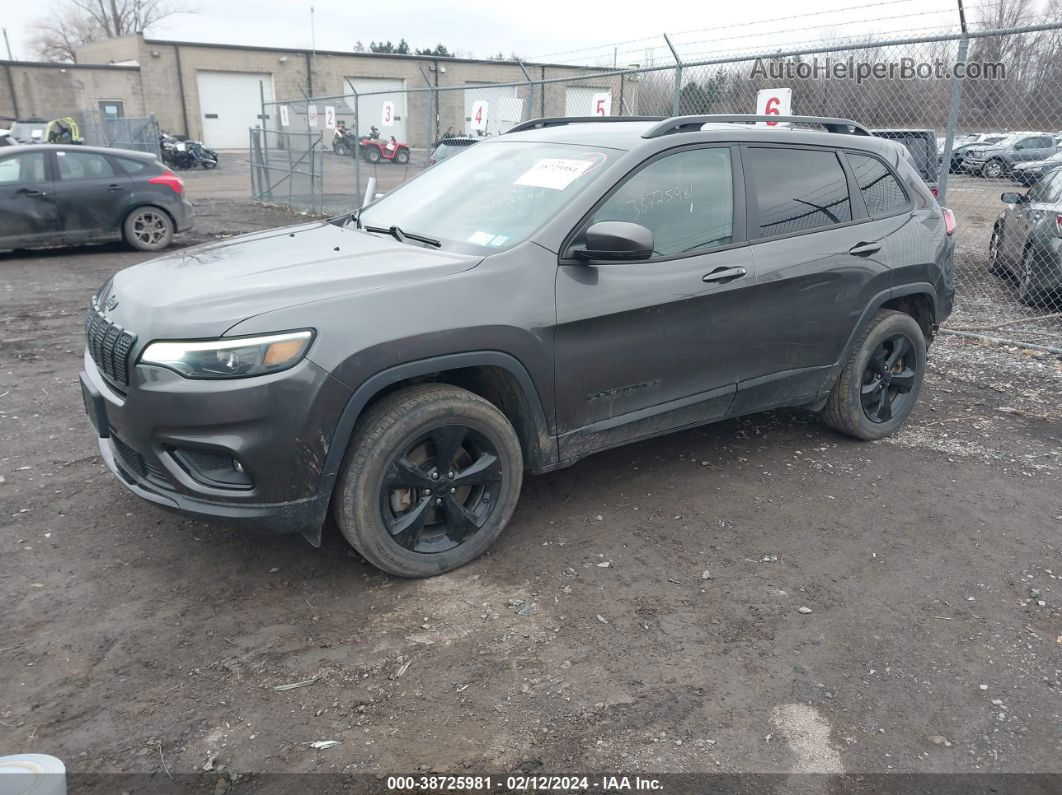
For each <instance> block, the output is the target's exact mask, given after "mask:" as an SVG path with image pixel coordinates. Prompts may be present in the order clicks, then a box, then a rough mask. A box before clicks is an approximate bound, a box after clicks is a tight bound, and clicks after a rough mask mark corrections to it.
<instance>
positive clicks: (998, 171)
mask: <svg viewBox="0 0 1062 795" xmlns="http://www.w3.org/2000/svg"><path fill="white" fill-rule="evenodd" d="M1004 170H1005V169H1004V168H1003V164H1002V163H1001V162H1000V161H998V160H989V161H988V162H987V163H985V167H984V168H983V169H982V171H981V173H982V174H983V175H984V176H985V177H987V178H988V179H1000V178H1001V177H1002V176H1003V172H1004Z"/></svg>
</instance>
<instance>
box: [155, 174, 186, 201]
mask: <svg viewBox="0 0 1062 795" xmlns="http://www.w3.org/2000/svg"><path fill="white" fill-rule="evenodd" d="M148 182H150V183H151V184H152V185H165V186H166V187H168V188H169V189H170V190H172V191H173V192H174V193H176V194H177V195H178V196H180V195H181V194H182V193H184V181H183V180H182V179H181V178H180V177H178V176H177V175H176V174H174V173H173V172H172V171H166V173H164V174H159V175H158V176H157V177H151V178H150V179H149V180H148Z"/></svg>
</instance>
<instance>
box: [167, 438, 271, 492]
mask: <svg viewBox="0 0 1062 795" xmlns="http://www.w3.org/2000/svg"><path fill="white" fill-rule="evenodd" d="M170 455H172V456H173V459H174V460H175V461H176V462H177V463H178V464H179V465H180V466H181V468H182V469H183V470H184V471H185V472H187V473H188V474H189V476H191V478H192V479H193V480H195V481H196V482H198V483H202V484H203V485H204V486H210V487H211V488H215V489H243V490H246V489H250V488H253V486H254V482H253V481H252V480H251V476H250V474H249V473H248V472H247V469H246V467H245V466H244V465H243V462H242V461H240V459H239V458H237V457H236V456H235V455H233V454H232V453H230V452H229V451H227V450H201V449H196V448H189V447H176V448H174V449H172V450H171V451H170Z"/></svg>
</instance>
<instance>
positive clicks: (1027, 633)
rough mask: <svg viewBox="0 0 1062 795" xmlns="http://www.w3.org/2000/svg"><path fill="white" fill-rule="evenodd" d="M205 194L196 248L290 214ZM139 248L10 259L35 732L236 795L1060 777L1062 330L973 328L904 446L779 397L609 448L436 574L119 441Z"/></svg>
mask: <svg viewBox="0 0 1062 795" xmlns="http://www.w3.org/2000/svg"><path fill="white" fill-rule="evenodd" d="M198 210H199V219H200V226H199V229H198V230H197V232H196V233H194V235H190V236H187V239H185V240H183V241H182V243H188V242H193V241H195V240H198V239H202V238H205V237H210V236H216V235H221V234H229V233H234V232H237V231H245V230H251V229H255V228H261V227H263V226H271V225H278V224H281V223H285V222H287V221H289V220H290V219H291V216H290V215H289V214H287V213H286V212H283V211H273V210H264V209H261V208H253V207H247V206H245V205H241V204H238V203H233V202H230V201H226V200H224V199H220V198H215V199H210V200H200V202H199V207H198ZM142 259H144V257H143V255H140V254H136V253H132V252H129V251H126V250H124V249H122V248H121V247H118V246H110V247H100V248H82V249H75V250H65V251H49V252H43V253H41V252H38V253H33V254H21V255H14V254H5V255H0V550H2V553H0V560H2V561H3V565H2V566H0V588H2V592H3V595H4V603H5V610H4V618H3V620H2V622H0V625H2V628H3V631H2V632H0V682H2V685H0V687H2V697H0V749H2V750H3V751H6V752H15V751H26V752H28V751H35V752H41V753H50V754H54V755H56V756H58V757H60V758H62V759H63V760H65V761H66V763H67V765H68V768H69V770H70V771H72V772H73V773H74V774H91V773H116V772H125V773H146V774H151V775H152V776H153V778H152V779H148V780H149V781H154V782H155V784H154V785H153V786H146V787H143V788H141V789H133V790H132V791H145V792H147V791H158V790H159V789H160V788H161V787H162V785H163V784H166V782H167V780H168V777H169V776H170V775H177V776H179V775H180V774H187V773H192V772H199V773H200V777H201V778H200V782H201V783H204V786H206V787H207V788H206V790H205V791H211V792H223V791H225V790H226V788H231V789H233V790H234V791H251V790H250V789H249V788H247V787H245V786H244V785H245V784H246V783H247V779H246V778H243V779H241V778H240V777H241V776H244V777H245V776H247V774H254V773H262V772H279V771H295V772H326V773H327V772H344V773H354V772H365V771H371V772H374V773H416V772H422V771H450V772H457V773H486V772H494V773H505V772H532V773H535V772H540V773H565V772H571V771H578V770H584V771H585V770H593V771H623V772H634V771H647V772H654V771H655V772H663V771H672V772H701V771H713V772H714V771H720V772H775V773H794V772H826V773H842V772H844V773H868V772H897V771H906V772H971V773H972V772H979V773H985V772H1039V773H1062V728H1060V727H1062V582H1060V579H1059V578H1060V576H1062V552H1060V547H1062V488H1060V487H1062V441H1060V440H1062V401H1060V400H1059V397H1058V395H1059V393H1060V391H1062V361H1060V360H1059V358H1058V357H1052V356H1050V355H1048V354H1032V353H1029V352H1023V351H1020V350H1006V349H1000V348H991V347H983V346H980V345H977V344H972V343H969V342H966V341H962V340H958V339H956V338H954V337H942V338H941V339H940V340H939V341H938V342H937V343H936V344H935V345H934V347H933V349H932V351H931V355H930V370H929V375H928V380H927V385H926V389H925V391H924V393H923V398H922V401H921V403H920V406H919V407H918V409H917V410H916V412H915V414H914V416H913V417H912V419H911V421H910V423H909V424H908V425H907V427H906V428H905V429H904V430H902V431H901V432H900V433H899V434H897V435H896V436H895V437H893V438H891V439H888V440H885V441H881V442H876V443H869V444H868V443H859V442H855V441H852V440H849V439H846V438H842V437H840V436H838V435H836V434H834V433H832V432H830V431H828V430H826V429H824V428H823V427H822V426H821V425H820V424H819V423H818V421H817V420H816V419H815V418H813V417H809V416H806V415H804V414H800V413H796V412H781V413H771V414H763V415H757V416H753V417H748V418H745V419H742V420H738V421H731V422H724V423H721V424H717V425H714V426H710V427H706V428H703V429H699V430H695V431H689V432H684V433H677V434H673V435H670V436H666V437H663V438H659V439H656V440H653V441H649V442H645V443H642V444H637V445H633V446H630V447H625V448H622V449H618V450H614V451H611V452H607V453H602V454H599V455H596V456H593V457H591V458H589V459H587V460H585V461H583V462H581V463H580V464H578V465H577V466H575V467H573V468H571V469H568V470H564V471H561V472H556V473H553V474H550V475H546V476H541V477H533V478H529V479H527V481H526V482H525V485H524V490H523V496H522V499H521V502H520V505H519V507H518V508H517V511H516V514H515V516H514V518H513V521H512V523H511V525H510V527H509V528H508V529H507V530H506V532H505V533H504V534H503V535H502V537H501V538H500V539H499V542H498V543H497V545H496V546H495V547H494V549H493V550H492V551H491V552H490V553H489V554H488V555H487V556H485V557H484V558H482V559H481V560H479V561H477V562H475V563H473V564H471V565H469V566H467V567H465V568H463V569H461V570H459V571H456V572H453V573H451V574H448V575H445V576H441V577H437V578H435V579H431V580H425V581H403V580H398V579H394V578H391V577H387V576H384V575H382V574H380V573H379V572H377V571H376V570H374V569H373V568H371V567H370V566H369V565H367V564H366V563H365V562H364V561H362V560H360V559H359V558H358V556H357V555H356V554H354V553H353V552H352V551H351V550H350V549H349V548H348V547H347V546H346V545H345V544H344V543H343V541H342V539H341V538H340V537H339V534H338V532H337V531H335V529H334V528H326V536H325V543H324V546H323V548H321V549H314V548H312V547H311V546H309V545H308V544H307V543H306V542H305V541H303V540H302V539H301V538H299V537H293V538H279V539H278V538H263V537H258V536H255V535H252V534H248V533H247V532H245V531H235V530H232V529H226V528H225V527H218V526H214V525H206V524H203V523H200V522H196V521H192V520H189V519H186V518H184V517H182V516H179V515H176V514H173V513H169V512H166V511H163V510H161V509H159V508H155V507H153V506H150V505H148V504H146V503H144V502H142V501H141V500H139V499H137V498H135V497H133V496H132V495H131V494H129V493H128V492H127V491H126V490H125V489H124V488H123V487H122V486H121V485H120V484H119V483H118V482H117V481H115V480H114V478H112V476H111V475H110V474H109V473H108V472H107V471H106V470H105V468H104V467H103V465H102V463H101V462H100V460H99V458H98V456H97V455H96V446H95V442H94V440H93V438H92V434H91V432H90V430H89V427H88V424H87V422H86V420H85V419H84V417H83V410H82V406H81V398H80V394H79V391H78V386H77V373H78V369H79V365H80V357H81V346H82V338H81V335H82V332H81V326H82V317H83V310H84V306H85V305H86V303H87V301H88V298H89V295H90V294H91V292H92V291H93V290H95V289H96V287H97V286H98V285H99V284H100V283H102V282H103V281H104V280H105V279H106V278H107V277H108V276H110V275H111V274H112V273H113V272H114V271H116V270H118V269H120V268H123V267H126V266H128V265H132V264H134V263H136V262H138V261H140V260H142ZM295 683H303V686H300V687H295V688H291V689H286V690H285V689H278V688H282V686H285V685H291V684H295ZM318 740H336V741H338V744H337V745H335V746H333V747H331V748H329V749H327V750H315V749H314V748H312V747H311V745H310V743H313V742H315V741H318ZM204 771H206V772H204ZM241 782H242V783H241ZM215 785H216V789H215V788H214V787H215ZM101 791H107V790H106V787H104V788H103V790H101Z"/></svg>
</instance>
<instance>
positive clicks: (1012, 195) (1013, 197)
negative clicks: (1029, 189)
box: [999, 191, 1029, 204]
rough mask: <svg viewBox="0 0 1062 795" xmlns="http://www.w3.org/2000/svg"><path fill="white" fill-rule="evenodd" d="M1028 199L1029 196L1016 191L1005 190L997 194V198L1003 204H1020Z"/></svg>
mask: <svg viewBox="0 0 1062 795" xmlns="http://www.w3.org/2000/svg"><path fill="white" fill-rule="evenodd" d="M1028 199H1029V197H1028V196H1026V195H1025V194H1024V193H1018V192H1017V191H1007V192H1006V193H1003V194H1000V196H999V200H1000V201H1001V202H1003V203H1004V204H1021V203H1022V202H1025V201H1028Z"/></svg>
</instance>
